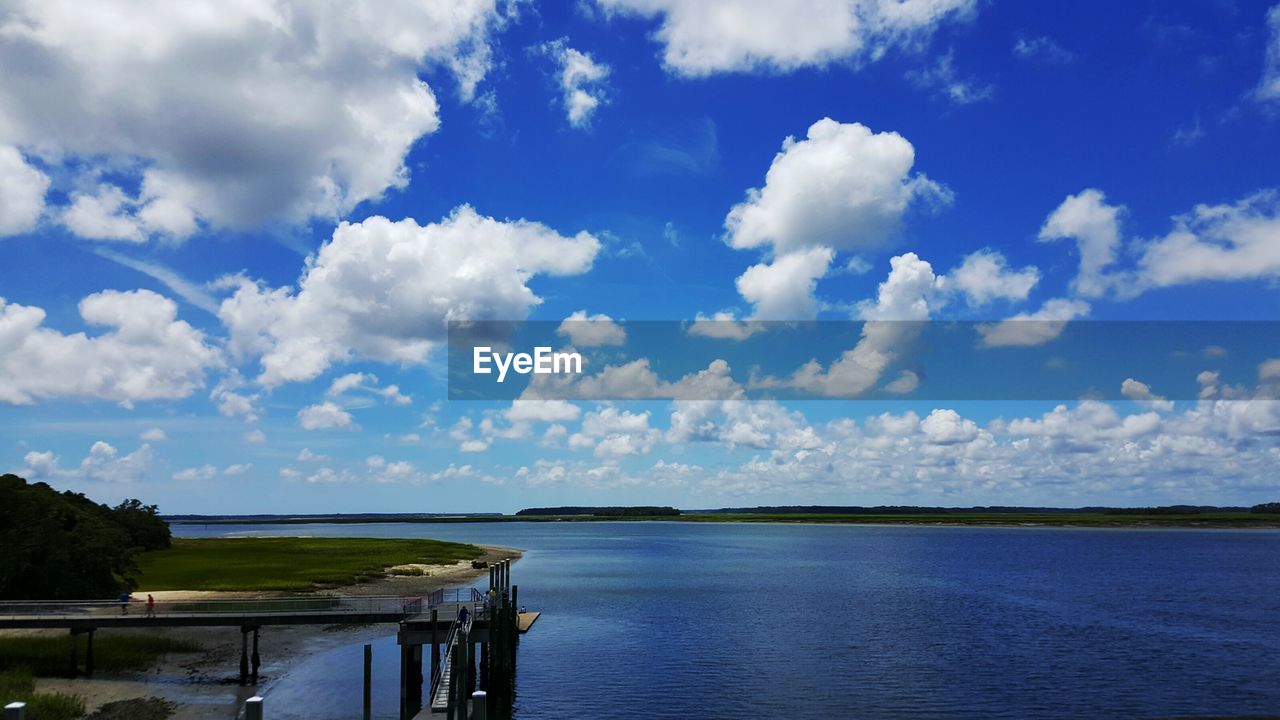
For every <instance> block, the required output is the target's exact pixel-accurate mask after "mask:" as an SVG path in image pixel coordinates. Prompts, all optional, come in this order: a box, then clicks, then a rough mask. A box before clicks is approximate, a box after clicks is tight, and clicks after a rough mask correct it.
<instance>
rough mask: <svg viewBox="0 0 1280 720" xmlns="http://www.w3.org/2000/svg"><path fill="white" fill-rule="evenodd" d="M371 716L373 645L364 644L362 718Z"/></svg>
mask: <svg viewBox="0 0 1280 720" xmlns="http://www.w3.org/2000/svg"><path fill="white" fill-rule="evenodd" d="M372 717H373V645H370V644H369V643H365V644H364V720H370V719H371V718H372Z"/></svg>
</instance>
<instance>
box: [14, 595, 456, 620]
mask: <svg viewBox="0 0 1280 720" xmlns="http://www.w3.org/2000/svg"><path fill="white" fill-rule="evenodd" d="M463 594H464V592H463V591H454V592H450V593H444V592H440V591H438V592H436V593H432V594H431V595H429V596H426V595H421V596H412V597H399V596H385V595H382V596H379V595H329V594H319V595H309V596H305V597H281V598H216V599H215V598H209V599H199V598H196V599H182V600H157V601H156V602H155V607H154V612H155V614H156V615H161V614H185V615H202V614H209V615H215V614H234V615H270V614H295V615H296V614H300V613H305V614H308V615H311V614H325V613H331V614H334V615H349V614H352V613H370V614H375V613H376V614H384V615H395V614H400V615H404V616H406V617H408V616H411V615H418V614H421V613H423V612H425V611H427V610H429V609H430V608H431V607H433V606H435V605H438V604H441V603H444V602H450V601H452V597H454V596H462V595H463ZM467 595H469V592H468V593H467ZM149 612H150V611H149V610H148V608H147V603H146V602H145V600H141V599H139V598H137V597H135V598H133V599H132V600H131V601H129V602H122V601H120V600H111V601H108V600H70V601H67V600H34V601H14V602H0V619H11V618H23V617H88V616H100V615H117V616H118V615H135V614H136V615H146V614H148V613H149Z"/></svg>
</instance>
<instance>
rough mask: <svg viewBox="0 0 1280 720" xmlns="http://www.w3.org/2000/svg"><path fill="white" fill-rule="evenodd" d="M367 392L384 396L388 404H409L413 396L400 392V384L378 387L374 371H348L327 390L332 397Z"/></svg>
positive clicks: (328, 395) (384, 400)
mask: <svg viewBox="0 0 1280 720" xmlns="http://www.w3.org/2000/svg"><path fill="white" fill-rule="evenodd" d="M355 392H360V393H367V394H370V395H374V396H376V397H380V398H382V400H383V402H385V403H387V404H388V405H409V404H411V403H413V398H412V397H410V396H408V395H405V394H404V393H402V392H400V386H399V385H387V386H386V387H378V376H377V375H374V374H372V373H347V374H346V375H341V376H339V377H337V378H335V379H334V381H333V383H332V384H330V385H329V389H328V390H326V391H325V395H326V396H327V397H330V398H335V399H337V398H342V397H344V396H345V395H347V394H349V393H355Z"/></svg>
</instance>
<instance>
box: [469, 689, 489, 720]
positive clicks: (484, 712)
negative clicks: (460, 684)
mask: <svg viewBox="0 0 1280 720" xmlns="http://www.w3.org/2000/svg"><path fill="white" fill-rule="evenodd" d="M488 710H489V694H488V693H486V692H485V691H483V690H477V691H475V692H473V693H471V720H485V719H486V718H487V717H489V713H488Z"/></svg>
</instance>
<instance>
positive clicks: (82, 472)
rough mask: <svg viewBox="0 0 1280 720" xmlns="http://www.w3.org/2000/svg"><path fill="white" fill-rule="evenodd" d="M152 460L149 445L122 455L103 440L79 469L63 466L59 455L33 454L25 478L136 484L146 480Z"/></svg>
mask: <svg viewBox="0 0 1280 720" xmlns="http://www.w3.org/2000/svg"><path fill="white" fill-rule="evenodd" d="M152 460H153V454H152V452H151V446H150V445H147V444H145V443H144V444H143V445H141V446H140V447H139V448H138V449H137V450H134V451H133V452H131V453H129V454H128V455H121V454H120V451H118V450H116V448H115V447H114V446H113V445H111V444H110V443H107V442H104V441H102V440H99V441H97V442H95V443H94V444H93V445H92V447H90V448H89V454H88V455H86V456H85V458H84V459H83V460H81V461H80V464H79V465H78V466H77V467H75V468H63V467H61V463H60V460H59V458H58V456H57V455H55V454H53V453H52V452H48V451H45V452H29V453H27V454H26V455H25V456H23V462H25V463H26V469H25V470H23V471H22V475H23V476H24V477H27V478H29V479H31V480H56V479H67V480H95V481H101V482H135V481H137V480H141V479H143V478H144V477H146V474H147V472H148V471H150V469H151V463H152Z"/></svg>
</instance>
